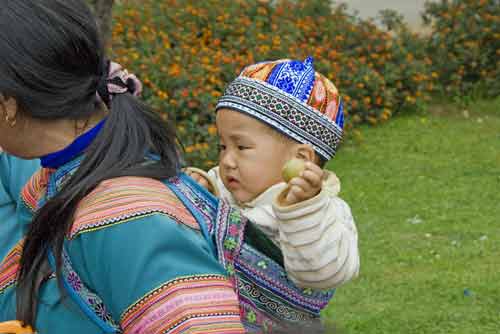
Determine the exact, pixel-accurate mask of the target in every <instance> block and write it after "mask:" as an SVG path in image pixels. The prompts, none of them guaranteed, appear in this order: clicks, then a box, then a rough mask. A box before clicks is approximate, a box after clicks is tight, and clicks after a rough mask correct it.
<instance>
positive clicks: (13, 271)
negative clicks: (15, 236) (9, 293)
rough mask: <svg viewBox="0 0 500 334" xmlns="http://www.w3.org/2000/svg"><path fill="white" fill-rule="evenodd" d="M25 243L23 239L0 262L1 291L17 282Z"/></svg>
mask: <svg viewBox="0 0 500 334" xmlns="http://www.w3.org/2000/svg"><path fill="white" fill-rule="evenodd" d="M23 245H24V240H21V241H20V242H19V243H18V244H17V245H15V246H14V248H12V250H11V251H10V252H9V254H7V256H6V257H5V259H4V260H3V262H2V263H1V264H0V293H3V292H4V291H5V290H6V289H7V288H8V287H10V286H11V285H13V284H14V283H16V280H17V273H18V271H19V264H20V261H21V255H22V253H23Z"/></svg>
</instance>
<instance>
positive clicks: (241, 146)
mask: <svg viewBox="0 0 500 334" xmlns="http://www.w3.org/2000/svg"><path fill="white" fill-rule="evenodd" d="M249 148H250V147H248V146H243V145H238V150H240V151H243V150H248V149H249Z"/></svg>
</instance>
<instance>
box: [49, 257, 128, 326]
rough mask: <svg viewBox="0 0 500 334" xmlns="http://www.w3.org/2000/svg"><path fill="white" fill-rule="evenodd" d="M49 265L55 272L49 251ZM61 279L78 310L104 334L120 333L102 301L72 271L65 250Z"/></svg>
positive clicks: (52, 258)
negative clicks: (91, 320)
mask: <svg viewBox="0 0 500 334" xmlns="http://www.w3.org/2000/svg"><path fill="white" fill-rule="evenodd" d="M48 256H49V263H50V265H51V266H52V270H54V271H55V268H56V265H55V258H54V255H53V254H52V252H51V251H49V255H48ZM61 272H62V278H63V284H64V285H65V288H66V291H67V292H68V293H69V296H70V297H71V299H73V301H74V302H75V303H76V304H77V305H78V306H79V307H80V309H81V310H82V311H83V312H84V313H85V314H86V315H87V316H88V317H89V318H90V319H93V321H94V322H95V323H96V324H98V325H99V327H100V328H101V329H102V330H103V331H104V333H121V330H120V327H119V326H118V325H117V324H116V323H115V322H114V321H113V317H112V316H111V314H110V313H109V312H108V310H107V309H106V306H105V305H104V302H103V301H102V299H101V298H100V297H99V296H98V295H96V294H95V293H94V292H92V291H90V290H89V289H88V288H87V287H86V286H85V284H83V282H82V281H81V279H80V276H79V275H78V273H77V272H76V271H75V270H74V269H73V265H72V263H71V259H70V258H69V255H68V253H67V252H66V250H65V249H64V250H63V253H62V269H61Z"/></svg>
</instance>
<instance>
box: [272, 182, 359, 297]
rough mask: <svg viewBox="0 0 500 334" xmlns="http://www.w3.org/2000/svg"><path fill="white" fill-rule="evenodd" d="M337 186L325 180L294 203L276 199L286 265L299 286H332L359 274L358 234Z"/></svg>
mask: <svg viewBox="0 0 500 334" xmlns="http://www.w3.org/2000/svg"><path fill="white" fill-rule="evenodd" d="M331 177H333V176H331ZM335 187H336V188H335ZM338 188H339V185H338V184H336V182H330V184H328V183H326V184H324V186H323V189H322V191H321V192H320V194H318V195H317V196H316V197H314V198H312V199H310V200H307V201H304V202H301V203H297V204H295V205H291V206H280V205H279V204H278V202H277V201H276V200H275V201H274V202H273V210H274V213H275V215H276V219H277V222H278V228H279V242H280V247H281V249H282V252H283V256H284V259H285V268H286V271H287V273H288V276H289V277H290V278H291V279H292V280H293V281H294V282H295V283H296V284H297V285H298V286H301V287H309V288H318V289H331V288H335V287H338V286H340V285H342V284H343V283H345V282H348V281H350V280H352V279H354V278H355V277H356V276H357V275H358V272H359V265H360V262H359V251H358V234H357V230H356V226H355V223H354V219H353V216H352V214H351V209H350V208H349V206H348V205H347V203H346V202H344V201H343V200H342V199H340V198H339V197H338V196H337V193H338Z"/></svg>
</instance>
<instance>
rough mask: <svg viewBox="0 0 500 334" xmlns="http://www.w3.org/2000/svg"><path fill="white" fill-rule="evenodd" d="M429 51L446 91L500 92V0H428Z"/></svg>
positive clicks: (461, 94) (463, 94)
mask: <svg viewBox="0 0 500 334" xmlns="http://www.w3.org/2000/svg"><path fill="white" fill-rule="evenodd" d="M423 18H424V22H426V23H427V25H428V26H430V27H431V29H432V33H431V35H430V38H429V44H428V53H429V55H430V56H431V57H432V59H433V69H434V72H435V73H436V74H437V75H439V82H440V85H441V86H442V88H443V92H444V93H445V94H451V95H455V96H470V95H474V92H473V90H474V89H476V88H479V89H478V90H479V91H480V93H481V94H485V95H486V96H489V97H493V96H498V95H499V94H500V80H499V78H500V1H498V0H447V1H445V0H441V1H440V2H428V3H427V4H426V10H425V12H424V15H423Z"/></svg>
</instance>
